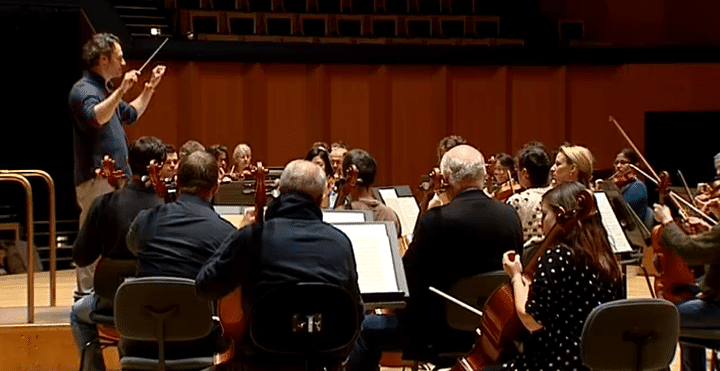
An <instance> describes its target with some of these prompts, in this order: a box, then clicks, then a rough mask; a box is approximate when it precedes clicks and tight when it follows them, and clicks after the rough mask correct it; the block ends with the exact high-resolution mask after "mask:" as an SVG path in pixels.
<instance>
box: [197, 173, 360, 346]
mask: <svg viewBox="0 0 720 371" xmlns="http://www.w3.org/2000/svg"><path fill="white" fill-rule="evenodd" d="M324 189H325V173H324V171H323V170H322V169H321V168H320V167H319V166H317V165H315V164H313V163H312V162H309V161H304V160H296V161H293V162H291V163H289V164H288V165H287V167H286V168H285V170H284V171H283V173H282V175H281V177H280V192H281V195H280V197H278V198H277V199H275V200H274V201H273V202H272V203H271V204H270V205H269V206H268V208H267V213H266V218H265V219H266V220H265V222H264V223H263V222H262V221H259V222H258V223H255V224H252V225H249V226H247V227H245V228H242V229H240V230H238V231H236V232H235V233H233V234H232V235H231V236H230V237H229V238H227V239H226V240H225V241H224V243H223V245H222V246H221V248H220V249H219V250H218V251H217V252H216V253H215V255H213V257H212V258H211V259H210V261H208V263H207V264H206V265H205V266H204V267H203V268H202V270H201V271H200V273H199V274H198V276H197V281H196V285H197V292H198V295H200V296H202V297H206V298H208V299H219V298H222V297H223V296H225V295H227V294H228V293H230V292H231V291H233V290H234V289H235V288H236V287H238V286H241V287H242V293H243V301H244V303H245V304H246V305H249V306H250V308H252V306H253V305H254V304H255V303H257V301H258V300H259V299H260V297H261V296H262V295H263V294H264V293H266V292H267V291H268V290H270V289H272V288H274V287H278V286H279V285H285V284H288V283H297V282H322V283H330V284H334V285H338V286H340V287H342V288H344V289H346V290H348V291H349V292H350V293H351V295H352V297H353V298H354V299H355V302H356V303H357V305H358V308H361V306H362V303H361V299H360V290H359V287H358V276H357V270H356V263H355V257H354V255H353V251H352V245H351V243H350V239H348V237H347V236H346V235H345V234H344V233H343V232H341V231H340V230H339V229H337V228H335V227H333V226H331V225H330V224H327V223H325V222H323V221H322V211H321V209H320V206H319V205H320V202H321V201H322V197H323V192H324ZM359 312H360V313H362V311H359ZM359 322H360V321H359ZM246 339H247V337H246ZM236 348H239V350H246V351H248V352H249V351H250V350H249V348H251V346H249V345H248V344H237V346H236ZM236 357H238V355H237V354H236ZM240 358H242V357H240Z"/></svg>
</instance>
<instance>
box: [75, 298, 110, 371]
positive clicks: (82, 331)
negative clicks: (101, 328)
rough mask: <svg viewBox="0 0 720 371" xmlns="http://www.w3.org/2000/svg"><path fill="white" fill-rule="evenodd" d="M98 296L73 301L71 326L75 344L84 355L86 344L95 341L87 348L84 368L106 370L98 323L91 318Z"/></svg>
mask: <svg viewBox="0 0 720 371" xmlns="http://www.w3.org/2000/svg"><path fill="white" fill-rule="evenodd" d="M96 302H97V296H95V294H91V295H87V296H84V297H82V298H80V300H78V301H76V302H75V303H73V306H72V308H71V309H70V327H71V328H72V334H73V338H74V339H75V346H77V348H78V352H80V356H81V357H82V356H83V350H84V349H85V345H86V344H88V343H89V342H94V344H93V345H91V346H89V347H87V349H85V350H84V351H85V357H84V362H83V364H82V365H81V367H82V370H101V371H103V370H105V360H104V359H103V355H102V349H101V348H100V344H98V343H97V341H98V332H97V325H95V323H93V322H92V321H91V320H90V312H92V311H93V310H95V304H96Z"/></svg>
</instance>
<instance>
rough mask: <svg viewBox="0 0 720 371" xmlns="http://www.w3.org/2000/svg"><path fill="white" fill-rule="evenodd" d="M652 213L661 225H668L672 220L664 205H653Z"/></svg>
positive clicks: (668, 210)
mask: <svg viewBox="0 0 720 371" xmlns="http://www.w3.org/2000/svg"><path fill="white" fill-rule="evenodd" d="M653 213H654V214H655V220H657V221H658V223H661V224H663V225H665V224H667V223H670V222H671V221H672V220H673V218H672V214H671V213H670V208H669V207H667V206H665V205H660V204H655V205H653Z"/></svg>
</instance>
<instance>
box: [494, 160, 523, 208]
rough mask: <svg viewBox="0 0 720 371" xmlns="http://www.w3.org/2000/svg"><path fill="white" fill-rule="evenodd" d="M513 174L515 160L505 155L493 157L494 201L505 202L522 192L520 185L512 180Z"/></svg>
mask: <svg viewBox="0 0 720 371" xmlns="http://www.w3.org/2000/svg"><path fill="white" fill-rule="evenodd" d="M513 174H515V159H513V158H512V157H511V156H510V155H508V154H507V153H499V154H497V155H495V165H494V166H493V180H494V184H495V189H494V191H493V192H492V194H493V197H494V198H495V199H496V200H498V201H502V202H505V201H506V200H507V199H508V197H510V196H512V195H513V194H514V193H516V192H520V191H521V190H522V189H521V188H522V187H521V186H520V184H519V183H518V182H517V181H516V180H515V179H513V178H512V177H513Z"/></svg>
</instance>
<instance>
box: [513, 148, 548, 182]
mask: <svg viewBox="0 0 720 371" xmlns="http://www.w3.org/2000/svg"><path fill="white" fill-rule="evenodd" d="M517 166H518V170H522V169H525V170H527V172H528V176H529V177H530V183H531V184H532V185H533V186H534V187H537V186H544V185H546V184H547V183H548V176H549V175H550V168H551V167H552V160H551V159H550V155H549V154H548V152H547V150H546V149H545V146H544V145H543V144H542V143H540V142H532V143H528V144H526V145H524V146H523V147H522V148H520V150H519V151H518V153H517Z"/></svg>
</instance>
